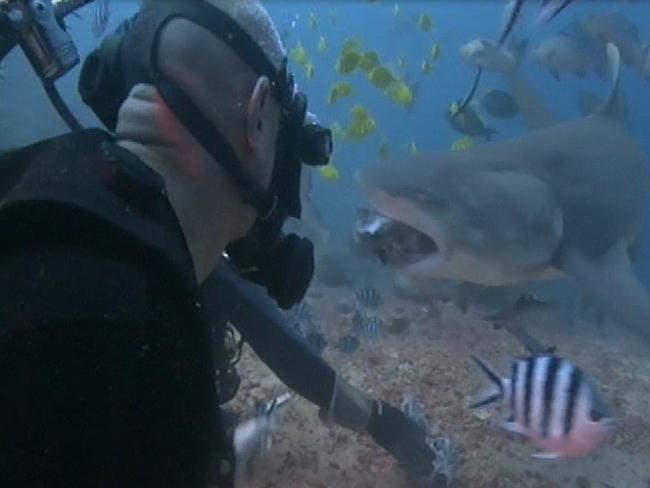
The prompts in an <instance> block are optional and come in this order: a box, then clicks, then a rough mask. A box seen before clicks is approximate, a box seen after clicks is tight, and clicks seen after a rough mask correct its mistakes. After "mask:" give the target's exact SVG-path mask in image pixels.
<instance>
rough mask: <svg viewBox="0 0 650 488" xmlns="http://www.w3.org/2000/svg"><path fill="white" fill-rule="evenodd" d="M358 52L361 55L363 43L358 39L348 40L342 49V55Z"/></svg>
mask: <svg viewBox="0 0 650 488" xmlns="http://www.w3.org/2000/svg"><path fill="white" fill-rule="evenodd" d="M352 51H353V52H356V53H359V55H360V54H361V42H359V40H358V39H346V40H345V42H344V43H343V47H342V48H341V53H343V54H346V53H349V52H352Z"/></svg>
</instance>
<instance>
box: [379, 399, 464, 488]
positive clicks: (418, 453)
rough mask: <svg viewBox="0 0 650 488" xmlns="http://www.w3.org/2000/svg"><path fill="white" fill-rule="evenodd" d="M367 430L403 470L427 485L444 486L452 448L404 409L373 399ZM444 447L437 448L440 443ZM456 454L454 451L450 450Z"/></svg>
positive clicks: (449, 479)
mask: <svg viewBox="0 0 650 488" xmlns="http://www.w3.org/2000/svg"><path fill="white" fill-rule="evenodd" d="M367 432H368V433H369V434H370V435H371V436H372V438H373V439H374V440H375V442H377V444H379V445H380V446H381V447H383V448H384V449H386V450H387V451H388V452H389V453H390V454H391V455H392V456H393V457H395V459H397V461H398V462H399V464H400V466H401V467H402V468H403V469H404V470H405V471H406V473H407V474H408V475H409V476H410V477H412V478H414V479H417V480H419V481H422V482H426V484H427V486H446V485H447V484H448V483H449V482H450V481H451V477H452V472H451V470H447V469H446V468H445V467H447V466H449V465H450V464H455V460H454V461H453V463H450V461H451V459H447V458H448V457H451V456H452V452H454V451H453V449H452V448H451V446H450V444H449V443H448V441H446V440H443V439H442V438H440V439H432V438H431V437H430V436H428V435H427V433H426V432H425V431H424V429H423V428H422V427H421V426H420V425H418V424H417V423H416V422H414V421H413V420H412V419H411V418H410V417H408V416H407V415H406V414H405V413H404V412H402V411H401V410H399V409H398V408H395V407H393V406H391V405H388V404H386V403H383V402H380V401H375V402H374V404H373V407H372V415H371V417H370V422H369V423H368V427H367ZM440 442H442V443H444V444H445V447H446V448H445V449H439V447H442V444H439V443H440ZM453 455H454V456H455V452H454V454H453Z"/></svg>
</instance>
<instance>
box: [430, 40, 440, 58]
mask: <svg viewBox="0 0 650 488" xmlns="http://www.w3.org/2000/svg"><path fill="white" fill-rule="evenodd" d="M440 56H442V46H441V45H440V43H439V42H434V43H433V45H432V46H431V57H432V58H433V60H434V61H438V59H440Z"/></svg>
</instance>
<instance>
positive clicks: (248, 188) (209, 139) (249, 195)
mask: <svg viewBox="0 0 650 488" xmlns="http://www.w3.org/2000/svg"><path fill="white" fill-rule="evenodd" d="M175 17H184V16H180V15H178V16H177V15H172V16H169V17H167V18H166V19H165V20H164V21H163V22H162V23H161V24H160V26H159V28H158V32H157V33H156V36H155V38H154V41H153V47H152V54H151V56H152V60H151V61H152V71H153V78H154V84H155V85H156V88H157V89H158V92H159V93H160V96H161V97H162V99H163V100H164V101H165V103H166V104H167V105H168V106H169V108H170V109H171V110H172V112H173V113H174V114H175V115H176V117H178V119H179V121H180V122H181V124H183V126H184V127H185V128H186V129H187V130H188V131H189V132H190V134H192V136H193V137H194V138H195V139H196V140H197V141H198V143H199V144H201V146H203V148H204V149H205V150H206V151H207V152H208V154H209V155H210V156H212V158H213V159H214V160H215V161H216V162H217V163H219V164H220V165H221V166H222V167H223V169H224V170H225V171H226V173H227V174H228V176H229V177H230V178H231V180H232V181H233V182H234V183H235V184H236V185H237V186H238V187H239V189H240V191H241V192H242V195H243V200H244V202H245V203H246V204H248V205H251V206H252V207H253V208H254V209H255V210H256V211H257V214H258V216H259V219H260V220H267V219H269V218H271V216H272V215H273V214H274V213H275V211H276V210H277V206H278V197H277V195H274V194H271V193H269V192H267V191H265V190H264V189H263V188H262V187H261V185H259V184H258V183H257V182H255V180H254V179H253V177H252V176H251V175H250V173H249V172H248V171H246V169H245V168H244V167H243V166H242V164H241V162H240V161H239V159H238V158H237V156H236V154H235V151H234V150H233V149H232V147H231V146H230V144H228V142H227V141H226V140H225V139H224V138H223V136H222V135H221V134H220V133H219V132H218V131H217V130H216V129H215V128H214V126H213V125H212V123H211V122H210V121H209V119H208V118H207V117H206V116H205V115H204V114H203V112H201V111H200V110H199V109H198V108H197V107H196V105H194V103H193V102H192V100H191V99H190V98H189V97H188V96H187V95H186V94H185V93H184V92H183V90H181V89H180V88H179V87H178V86H177V85H176V84H175V83H174V82H172V81H171V80H170V79H168V78H165V76H164V75H163V74H162V73H161V72H160V70H159V67H158V49H159V42H158V41H159V37H160V32H162V29H163V28H164V26H165V25H166V24H167V22H169V21H170V20H172V19H173V18H175Z"/></svg>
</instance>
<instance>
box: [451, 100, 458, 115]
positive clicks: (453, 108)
mask: <svg viewBox="0 0 650 488" xmlns="http://www.w3.org/2000/svg"><path fill="white" fill-rule="evenodd" d="M459 111H460V103H458V102H452V104H451V105H449V115H451V116H452V117H453V116H454V115H456V114H457V113H458V112H459Z"/></svg>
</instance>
